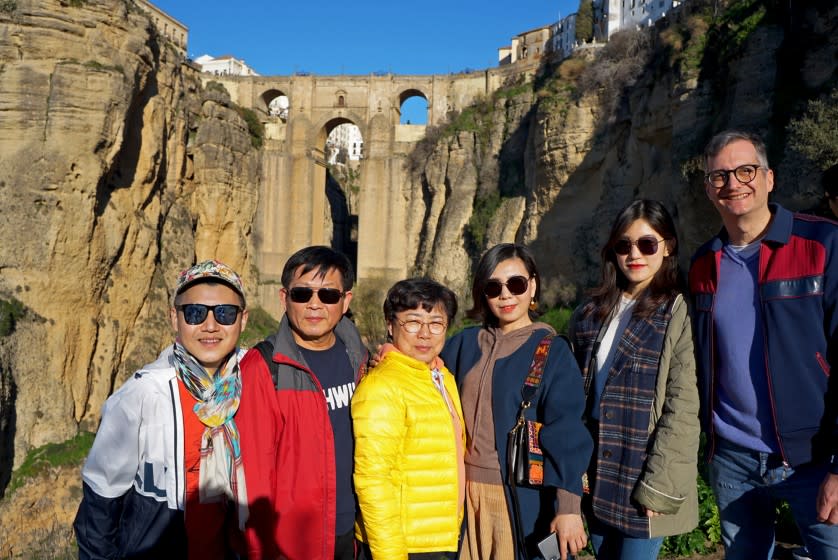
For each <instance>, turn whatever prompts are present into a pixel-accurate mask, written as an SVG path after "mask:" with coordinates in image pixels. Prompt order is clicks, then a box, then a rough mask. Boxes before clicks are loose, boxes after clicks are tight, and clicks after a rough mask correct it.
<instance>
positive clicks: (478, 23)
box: [152, 0, 579, 75]
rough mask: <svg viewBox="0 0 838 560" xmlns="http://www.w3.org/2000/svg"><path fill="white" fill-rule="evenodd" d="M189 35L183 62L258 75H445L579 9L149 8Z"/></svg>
mask: <svg viewBox="0 0 838 560" xmlns="http://www.w3.org/2000/svg"><path fill="white" fill-rule="evenodd" d="M152 2H153V3H154V4H156V5H157V6H158V7H160V8H161V9H163V10H164V11H166V12H168V13H169V14H170V15H171V16H173V17H175V18H176V19H178V20H180V21H181V22H182V23H184V24H185V25H186V26H187V27H188V28H189V48H188V51H189V55H190V56H191V57H193V58H195V57H198V56H201V55H203V54H209V55H212V56H220V55H223V54H232V55H233V56H235V57H236V58H241V59H244V60H245V62H247V63H248V64H249V65H250V66H251V67H253V68H254V69H255V70H256V71H257V72H259V73H260V74H263V75H287V74H291V73H293V72H298V71H299V72H303V71H304V72H311V73H312V74H368V73H370V72H392V73H394V74H444V73H448V72H459V71H461V70H464V69H466V68H471V69H483V68H487V67H490V66H495V65H496V64H497V49H498V47H501V46H503V45H508V44H509V43H510V40H511V38H512V36H513V35H516V34H518V33H521V32H523V31H527V30H529V29H532V28H535V27H540V26H542V25H547V24H548V23H552V22H554V21H556V20H557V19H559V17H560V15H561V17H564V16H566V15H568V14H570V13H573V12H575V11H576V9H577V7H578V5H579V2H578V0H512V1H508V2H501V1H497V0H484V1H482V2H481V1H477V0H424V1H422V2H413V3H405V2H398V1H385V0H356V1H354V2H351V1H350V2H347V1H343V2H335V1H334V0H304V1H302V2H299V1H290V2H277V1H276V0H273V1H270V2H269V1H265V0H255V1H250V2H241V3H232V2H220V1H212V0H210V1H206V0H204V1H198V0H152Z"/></svg>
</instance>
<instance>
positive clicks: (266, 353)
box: [254, 340, 279, 387]
mask: <svg viewBox="0 0 838 560" xmlns="http://www.w3.org/2000/svg"><path fill="white" fill-rule="evenodd" d="M254 348H255V349H257V350H258V351H259V353H260V354H262V359H263V360H265V365H267V366H268V371H269V372H270V373H271V379H272V380H273V382H274V387H276V383H277V381H278V380H279V364H277V363H276V362H274V360H273V356H274V345H273V344H271V341H270V340H263V341H261V342H260V343H259V344H257V345H256V346H254Z"/></svg>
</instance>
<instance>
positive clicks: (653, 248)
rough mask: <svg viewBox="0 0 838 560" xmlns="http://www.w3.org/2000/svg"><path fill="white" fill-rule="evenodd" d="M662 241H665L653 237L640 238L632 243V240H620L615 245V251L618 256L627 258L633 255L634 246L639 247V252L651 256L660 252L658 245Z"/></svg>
mask: <svg viewBox="0 0 838 560" xmlns="http://www.w3.org/2000/svg"><path fill="white" fill-rule="evenodd" d="M661 241H663V239H658V238H656V237H652V236H651V235H644V236H643V237H638V238H637V241H632V240H631V239H620V240H619V241H617V242H616V243H614V247H613V249H614V252H615V253H616V254H618V255H622V256H625V255H628V254H629V253H631V248H632V246H634V245H637V250H638V251H640V252H641V253H642V254H644V255H646V256H649V255H654V254H655V253H657V252H658V244H659V243H660V242H661Z"/></svg>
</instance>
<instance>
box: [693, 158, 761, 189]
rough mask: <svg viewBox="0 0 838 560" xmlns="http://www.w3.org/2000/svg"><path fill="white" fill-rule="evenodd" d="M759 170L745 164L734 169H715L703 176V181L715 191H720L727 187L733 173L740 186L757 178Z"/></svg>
mask: <svg viewBox="0 0 838 560" xmlns="http://www.w3.org/2000/svg"><path fill="white" fill-rule="evenodd" d="M759 168H760V166H759V165H755V164H752V163H746V164H745V165H740V166H739V167H737V168H736V169H716V170H713V171H711V172H710V173H708V174H707V175H705V176H704V180H705V181H707V182H708V183H709V184H710V185H712V186H714V187H716V188H717V189H721V188H723V187H726V186H727V182H728V181H729V180H730V174H731V173H733V176H734V177H736V180H737V181H739V182H740V183H742V184H747V183H750V182H751V181H753V180H754V177H756V176H757V169H759Z"/></svg>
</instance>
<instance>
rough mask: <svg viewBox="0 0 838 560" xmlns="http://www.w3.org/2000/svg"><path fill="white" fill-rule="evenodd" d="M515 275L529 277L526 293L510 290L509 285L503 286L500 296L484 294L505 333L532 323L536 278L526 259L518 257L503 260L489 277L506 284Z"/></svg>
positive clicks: (490, 309)
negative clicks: (531, 306)
mask: <svg viewBox="0 0 838 560" xmlns="http://www.w3.org/2000/svg"><path fill="white" fill-rule="evenodd" d="M513 276H523V277H524V278H529V281H528V282H527V289H526V291H524V293H522V294H518V295H515V294H513V293H511V292H510V291H509V288H508V287H507V286H503V288H502V289H501V292H500V295H499V296H497V297H493V298H490V297H488V296H485V295H484V296H483V297H485V298H486V301H487V303H488V305H489V311H491V312H492V315H494V316H495V317H497V318H498V326H499V327H500V329H501V331H503V332H505V333H506V332H511V331H514V330H516V329H520V328H521V327H525V326H527V325H529V324H532V319H530V315H529V306H530V302H531V301H532V300H533V298H534V297H535V288H536V279H535V278H530V273H529V272H528V271H527V267H526V266H525V265H524V261H522V260H521V259H519V258H517V257H515V258H512V259H506V260H505V261H501V262H500V263H498V265H497V266H496V267H495V269H494V270H493V271H492V274H491V275H490V276H489V279H490V280H497V281H499V282H501V283H502V284H506V283H507V281H508V280H509V279H510V278H512V277H513Z"/></svg>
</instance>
